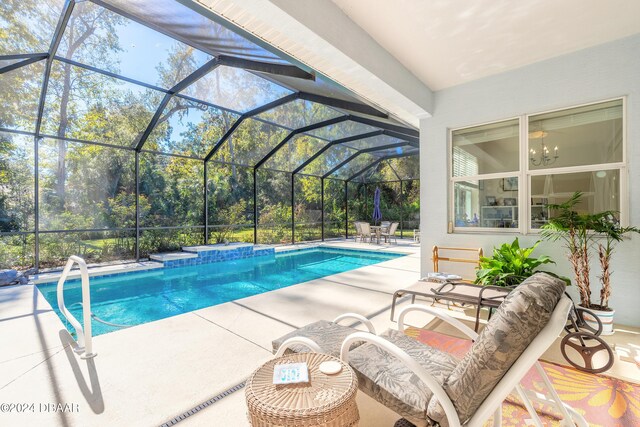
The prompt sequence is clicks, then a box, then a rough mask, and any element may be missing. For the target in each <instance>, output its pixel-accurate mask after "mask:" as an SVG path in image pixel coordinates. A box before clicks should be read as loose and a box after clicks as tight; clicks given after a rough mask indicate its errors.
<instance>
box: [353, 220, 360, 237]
mask: <svg viewBox="0 0 640 427" xmlns="http://www.w3.org/2000/svg"><path fill="white" fill-rule="evenodd" d="M360 224H361V223H360V221H355V222H354V223H353V225H354V226H355V227H356V242H357V241H358V238H361V237H362V227H360Z"/></svg>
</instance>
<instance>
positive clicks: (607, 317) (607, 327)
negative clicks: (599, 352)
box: [580, 306, 616, 335]
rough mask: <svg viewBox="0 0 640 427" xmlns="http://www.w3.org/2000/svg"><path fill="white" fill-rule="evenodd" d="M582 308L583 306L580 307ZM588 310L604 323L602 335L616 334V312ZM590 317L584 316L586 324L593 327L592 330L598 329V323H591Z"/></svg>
mask: <svg viewBox="0 0 640 427" xmlns="http://www.w3.org/2000/svg"><path fill="white" fill-rule="evenodd" d="M580 307H582V306H580ZM582 308H584V307H582ZM587 310H589V311H590V312H592V313H593V314H595V315H596V316H598V318H599V319H600V321H601V322H602V333H601V334H600V335H612V334H613V333H614V332H615V331H614V330H613V316H614V315H615V313H616V311H615V310H611V311H602V310H596V309H593V308H588V309H587ZM590 317H591V316H589V315H587V314H585V315H584V320H585V322H587V324H588V325H589V326H591V327H592V328H594V329H597V328H598V322H597V321H595V320H592V321H589V320H590Z"/></svg>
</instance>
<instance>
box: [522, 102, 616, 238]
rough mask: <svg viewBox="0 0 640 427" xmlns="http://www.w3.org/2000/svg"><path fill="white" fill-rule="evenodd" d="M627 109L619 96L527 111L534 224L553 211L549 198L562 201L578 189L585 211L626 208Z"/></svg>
mask: <svg viewBox="0 0 640 427" xmlns="http://www.w3.org/2000/svg"><path fill="white" fill-rule="evenodd" d="M623 111H624V110H623V100H622V99H618V100H614V101H608V102H601V103H597V104H591V105H585V106H581V107H575V108H569V109H564V110H560V111H554V112H550V113H544V114H537V115H532V116H529V117H528V125H529V130H528V132H529V134H528V138H527V139H528V146H527V153H528V175H529V179H530V181H529V182H530V186H529V187H530V194H531V198H530V200H531V209H530V227H529V228H530V229H532V230H536V229H539V228H540V227H542V226H543V225H544V224H545V223H546V222H547V220H548V218H549V216H550V215H553V212H549V210H548V209H547V208H546V207H545V204H546V203H550V204H560V203H563V202H565V201H567V200H568V199H569V197H571V195H572V194H573V193H574V192H576V191H580V192H582V193H583V198H582V203H581V204H580V205H578V206H577V207H576V209H577V210H578V211H579V212H581V213H596V212H602V211H605V210H613V211H618V212H622V211H623V209H622V201H621V197H620V196H621V195H622V194H625V192H623V191H621V190H622V188H623V187H622V186H624V185H625V183H624V182H622V180H621V177H622V176H623V175H624V174H623V173H622V170H623V169H624V124H623ZM618 219H619V220H620V219H622V220H625V218H620V214H619V215H618Z"/></svg>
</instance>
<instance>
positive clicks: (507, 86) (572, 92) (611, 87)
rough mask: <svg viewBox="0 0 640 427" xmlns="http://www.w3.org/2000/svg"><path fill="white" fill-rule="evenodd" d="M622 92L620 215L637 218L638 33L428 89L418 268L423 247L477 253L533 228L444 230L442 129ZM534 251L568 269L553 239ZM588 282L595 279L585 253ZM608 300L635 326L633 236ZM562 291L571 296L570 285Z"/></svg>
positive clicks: (615, 266) (637, 278)
mask: <svg viewBox="0 0 640 427" xmlns="http://www.w3.org/2000/svg"><path fill="white" fill-rule="evenodd" d="M622 96H626V97H627V103H626V154H627V175H628V182H629V185H628V193H629V194H628V214H629V216H628V218H629V222H630V224H631V225H635V226H640V35H636V36H632V37H629V38H625V39H621V40H618V41H615V42H611V43H607V44H604V45H600V46H596V47H593V48H589V49H585V50H581V51H578V52H574V53H571V54H567V55H564V56H560V57H556V58H552V59H549V60H546V61H542V62H538V63H536V64H532V65H529V66H526V67H522V68H519V69H516V70H513V71H509V72H506V73H502V74H499V75H495V76H490V77H487V78H483V79H480V80H477V81H473V82H470V83H467V84H463V85H459V86H455V87H451V88H448V89H444V90H442V91H439V92H436V93H435V108H434V114H433V116H432V117H430V118H426V119H422V120H421V121H420V144H421V148H420V174H421V177H420V178H421V182H422V186H421V193H420V198H421V221H422V223H421V228H422V253H423V259H422V274H423V275H424V274H426V273H427V272H429V271H431V269H432V264H431V262H430V255H429V254H430V253H431V247H432V246H433V245H441V246H462V247H483V248H484V251H485V253H491V249H492V248H493V247H494V246H496V245H500V244H501V243H504V242H507V241H511V240H513V238H515V237H519V238H520V241H521V244H524V245H532V244H533V243H535V241H536V240H538V239H539V236H538V235H536V234H531V235H521V234H519V233H510V234H503V233H501V234H497V233H494V234H491V233H488V232H487V233H484V234H476V233H455V234H449V233H448V232H447V223H448V220H449V217H448V206H449V193H448V188H449V183H448V174H449V172H448V164H449V162H450V155H449V153H448V138H449V129H455V128H460V127H466V126H471V125H474V124H480V123H486V122H492V121H498V120H503V119H507V118H512V117H515V116H520V115H523V114H532V113H536V112H542V111H547V110H553V109H558V108H565V107H571V106H575V105H579V104H585V103H590V102H597V101H601V100H607V99H611V98H616V97H622ZM535 254H538V255H542V254H547V255H550V256H552V258H553V259H554V260H555V261H556V262H557V263H558V265H557V266H555V267H553V268H552V269H553V270H554V271H556V272H557V273H559V274H564V275H567V276H569V277H571V268H570V265H569V262H568V261H567V259H566V256H565V252H564V250H563V249H562V248H561V247H560V244H558V243H548V242H543V243H542V244H541V245H540V246H539V248H538V249H537V251H536V252H535V253H534V255H535ZM593 261H594V263H593V267H594V268H592V288H593V284H594V283H595V284H596V289H595V290H594V293H595V294H596V295H597V294H599V287H598V286H597V282H598V281H597V277H596V275H597V273H598V270H599V269H598V268H596V267H597V265H596V262H597V260H596V259H594V260H593ZM612 270H613V271H614V274H613V276H612V282H613V292H612V297H611V300H610V306H611V307H613V308H614V309H615V310H616V323H618V324H625V325H633V326H640V311H638V303H639V302H640V236H638V235H635V236H633V237H632V238H631V239H629V240H626V241H624V242H622V243H621V244H620V245H619V246H618V248H617V253H616V254H615V255H614V258H613V263H612ZM569 292H570V294H571V295H572V296H573V297H574V299H575V300H576V301H577V292H576V290H575V287H573V286H572V287H571V288H570V290H569Z"/></svg>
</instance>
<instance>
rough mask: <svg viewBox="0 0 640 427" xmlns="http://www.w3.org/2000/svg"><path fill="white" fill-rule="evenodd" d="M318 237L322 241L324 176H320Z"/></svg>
mask: <svg viewBox="0 0 640 427" xmlns="http://www.w3.org/2000/svg"><path fill="white" fill-rule="evenodd" d="M320 222H321V225H320V230H321V232H320V238H321V239H322V241H323V242H324V178H320Z"/></svg>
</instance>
